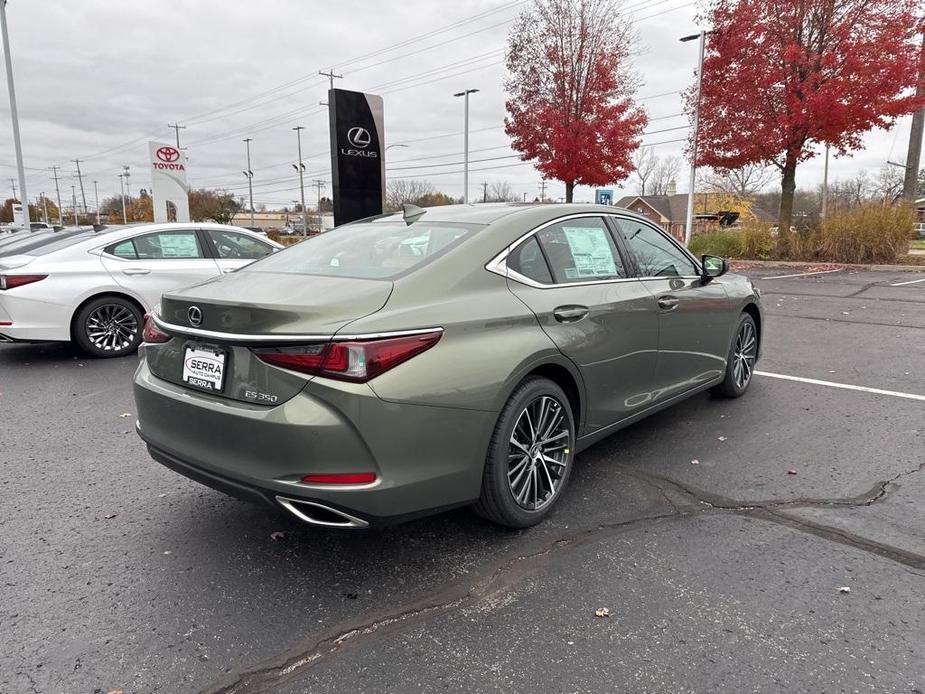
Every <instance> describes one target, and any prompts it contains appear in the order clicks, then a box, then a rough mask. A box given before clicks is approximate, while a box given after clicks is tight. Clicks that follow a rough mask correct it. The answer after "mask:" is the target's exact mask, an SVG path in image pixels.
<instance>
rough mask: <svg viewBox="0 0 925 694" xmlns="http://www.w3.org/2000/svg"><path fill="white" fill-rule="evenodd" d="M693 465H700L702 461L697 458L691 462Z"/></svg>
mask: <svg viewBox="0 0 925 694" xmlns="http://www.w3.org/2000/svg"><path fill="white" fill-rule="evenodd" d="M691 465H700V461H699V460H697V459H696V458H695V459H694V460H692V461H691Z"/></svg>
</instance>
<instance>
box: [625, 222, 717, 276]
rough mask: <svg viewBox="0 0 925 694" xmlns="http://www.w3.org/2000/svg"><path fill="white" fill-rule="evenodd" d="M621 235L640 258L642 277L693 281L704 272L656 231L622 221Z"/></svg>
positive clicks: (639, 265)
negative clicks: (690, 278) (690, 279)
mask: <svg viewBox="0 0 925 694" xmlns="http://www.w3.org/2000/svg"><path fill="white" fill-rule="evenodd" d="M619 226H620V233H621V234H623V238H624V239H625V240H626V245H627V247H628V248H629V249H630V251H631V252H632V254H633V256H634V257H635V258H636V265H637V266H638V267H639V276H640V277H691V276H696V275H699V274H700V271H699V270H698V269H697V267H696V266H695V265H694V263H692V262H691V260H690V258H688V257H687V256H686V255H685V254H684V253H683V252H682V251H681V250H680V249H679V248H678V247H677V246H675V245H674V243H673V242H672V241H671V240H670V239H669V238H668V237H667V236H665V235H664V234H663V233H662V232H660V231H658V230H657V229H655V228H654V227H651V226H649V225H648V224H643V223H642V222H637V221H634V220H631V219H621V220H619Z"/></svg>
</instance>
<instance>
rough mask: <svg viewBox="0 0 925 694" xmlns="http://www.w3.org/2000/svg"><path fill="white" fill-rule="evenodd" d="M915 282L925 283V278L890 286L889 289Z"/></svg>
mask: <svg viewBox="0 0 925 694" xmlns="http://www.w3.org/2000/svg"><path fill="white" fill-rule="evenodd" d="M917 282H925V277H923V278H922V279H918V280H909V281H908V282H897V283H896V284H891V285H890V286H891V287H902V286H903V285H905V284H916V283H917Z"/></svg>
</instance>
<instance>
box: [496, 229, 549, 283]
mask: <svg viewBox="0 0 925 694" xmlns="http://www.w3.org/2000/svg"><path fill="white" fill-rule="evenodd" d="M507 266H508V268H509V269H510V270H512V271H513V272H516V273H518V274H521V275H523V276H524V277H527V278H529V279H531V280H533V281H535V282H541V283H543V284H552V275H551V274H549V265H547V264H546V258H544V257H543V252H542V251H541V250H540V244H539V243H538V242H537V240H536V237H535V236H531V237H530V238H529V239H527V240H526V241H524V242H523V243H522V244H520V245H519V246H518V247H517V248H515V249H514V250H513V251H512V252H511V254H510V255H509V256H508V257H507Z"/></svg>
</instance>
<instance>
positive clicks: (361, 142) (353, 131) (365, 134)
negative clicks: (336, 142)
mask: <svg viewBox="0 0 925 694" xmlns="http://www.w3.org/2000/svg"><path fill="white" fill-rule="evenodd" d="M371 141H372V138H371V137H370V136H369V131H368V130H367V129H366V128H350V130H348V131H347V142H349V143H350V146H351V147H356V148H358V149H365V148H366V147H369V143H370V142H371Z"/></svg>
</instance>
